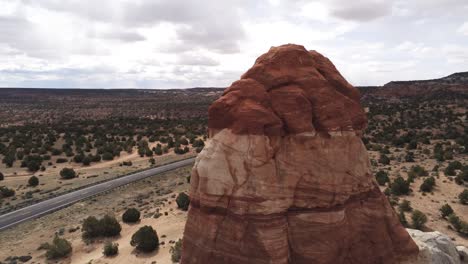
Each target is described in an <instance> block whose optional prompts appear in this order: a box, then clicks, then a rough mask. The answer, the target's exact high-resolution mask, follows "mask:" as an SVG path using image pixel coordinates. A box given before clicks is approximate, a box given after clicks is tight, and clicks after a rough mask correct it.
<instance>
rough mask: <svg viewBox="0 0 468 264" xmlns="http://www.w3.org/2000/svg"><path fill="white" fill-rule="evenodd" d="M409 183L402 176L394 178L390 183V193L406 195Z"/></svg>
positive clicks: (408, 190)
mask: <svg viewBox="0 0 468 264" xmlns="http://www.w3.org/2000/svg"><path fill="white" fill-rule="evenodd" d="M409 186H410V184H409V182H408V181H406V180H405V179H403V177H398V178H396V179H395V180H394V181H393V182H392V183H391V185H390V189H391V192H392V194H394V195H407V194H408V193H409V192H410V188H409Z"/></svg>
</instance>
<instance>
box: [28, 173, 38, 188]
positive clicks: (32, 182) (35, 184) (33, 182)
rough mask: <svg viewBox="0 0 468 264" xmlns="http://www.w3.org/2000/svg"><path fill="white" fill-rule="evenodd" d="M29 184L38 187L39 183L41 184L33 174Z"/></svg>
mask: <svg viewBox="0 0 468 264" xmlns="http://www.w3.org/2000/svg"><path fill="white" fill-rule="evenodd" d="M28 185H29V186H32V187H36V186H37V185H39V179H38V178H37V177H36V176H31V177H30V178H29V180H28Z"/></svg>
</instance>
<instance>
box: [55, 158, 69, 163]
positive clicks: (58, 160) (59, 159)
mask: <svg viewBox="0 0 468 264" xmlns="http://www.w3.org/2000/svg"><path fill="white" fill-rule="evenodd" d="M56 162H57V163H65V162H68V160H67V159H64V158H58V159H57V161H56Z"/></svg>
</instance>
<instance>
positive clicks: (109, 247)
mask: <svg viewBox="0 0 468 264" xmlns="http://www.w3.org/2000/svg"><path fill="white" fill-rule="evenodd" d="M118 253H119V244H117V243H112V242H111V241H108V242H106V243H105V244H104V249H103V251H102V254H104V256H106V257H110V256H115V255H117V254H118Z"/></svg>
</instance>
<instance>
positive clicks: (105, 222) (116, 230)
mask: <svg viewBox="0 0 468 264" xmlns="http://www.w3.org/2000/svg"><path fill="white" fill-rule="evenodd" d="M99 223H100V225H101V228H102V233H101V235H102V236H105V237H112V236H117V235H119V234H120V231H122V227H121V226H120V224H119V221H117V219H115V217H113V216H110V215H105V216H104V217H103V218H102V219H101V220H99Z"/></svg>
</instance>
